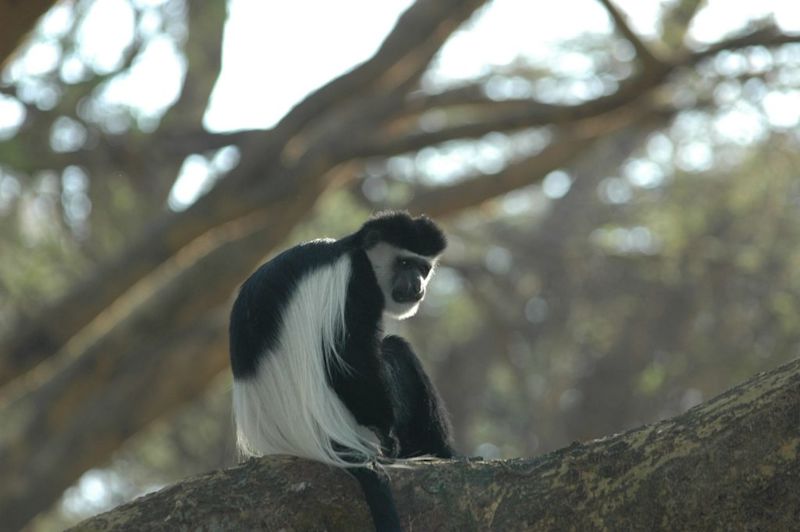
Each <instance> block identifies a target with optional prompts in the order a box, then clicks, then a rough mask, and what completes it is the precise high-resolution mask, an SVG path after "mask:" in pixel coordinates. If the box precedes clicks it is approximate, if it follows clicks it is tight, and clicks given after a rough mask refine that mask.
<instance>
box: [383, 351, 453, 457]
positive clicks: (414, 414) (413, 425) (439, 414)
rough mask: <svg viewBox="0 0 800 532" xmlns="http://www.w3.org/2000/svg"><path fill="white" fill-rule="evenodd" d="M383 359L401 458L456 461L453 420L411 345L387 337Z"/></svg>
mask: <svg viewBox="0 0 800 532" xmlns="http://www.w3.org/2000/svg"><path fill="white" fill-rule="evenodd" d="M381 358H382V359H383V362H384V364H385V365H386V367H387V369H388V371H387V372H386V373H387V374H388V376H389V382H390V389H391V392H392V394H391V395H392V402H393V404H394V412H395V427H396V431H397V437H398V439H399V440H400V455H399V457H400V458H411V457H414V456H420V455H425V454H430V455H433V456H438V457H440V458H452V457H453V456H454V455H455V454H456V453H455V451H454V450H453V444H452V439H451V436H450V421H449V419H448V417H447V412H446V410H445V409H444V404H443V402H442V400H441V398H440V397H439V394H438V392H437V391H436V388H434V386H433V383H431V380H430V379H429V378H428V375H427V374H426V373H425V370H424V369H423V368H422V364H421V363H420V361H419V359H418V358H417V355H416V354H415V353H414V351H413V350H412V349H411V346H410V345H409V344H408V342H406V341H405V340H403V339H402V338H400V337H399V336H387V337H386V338H384V339H383V343H382V344H381Z"/></svg>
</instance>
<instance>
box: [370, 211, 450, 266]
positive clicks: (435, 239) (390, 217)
mask: <svg viewBox="0 0 800 532" xmlns="http://www.w3.org/2000/svg"><path fill="white" fill-rule="evenodd" d="M358 234H359V235H361V237H362V239H363V240H364V241H365V242H364V243H365V244H366V247H370V245H371V244H373V243H376V242H379V241H383V242H387V243H389V244H392V245H393V246H396V247H399V248H403V249H407V250H409V251H413V252H414V253H417V254H418V255H424V256H426V257H435V256H437V255H440V254H441V253H442V251H444V248H445V247H447V238H445V236H444V233H443V232H442V230H441V229H439V228H438V227H437V226H436V224H435V223H433V221H432V220H431V219H430V218H428V217H427V216H424V215H422V216H417V217H416V218H412V217H411V215H410V214H408V213H407V212H404V211H383V212H379V213H377V214H375V215H374V216H372V218H370V219H369V220H367V222H366V223H365V224H364V226H363V227H362V228H361V230H360V231H359V232H358Z"/></svg>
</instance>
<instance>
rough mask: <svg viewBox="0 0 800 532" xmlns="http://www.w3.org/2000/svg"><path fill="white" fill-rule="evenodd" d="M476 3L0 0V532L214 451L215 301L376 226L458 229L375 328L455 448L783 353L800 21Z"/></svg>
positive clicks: (76, 508) (593, 429) (219, 366)
mask: <svg viewBox="0 0 800 532" xmlns="http://www.w3.org/2000/svg"><path fill="white" fill-rule="evenodd" d="M3 4H8V5H10V4H9V3H8V2H5V3H3ZM45 4H47V3H45ZM299 4H302V3H298V5H299ZM483 4H484V3H483V2H480V1H457V0H449V1H447V2H444V1H442V2H433V1H424V0H421V1H419V2H416V3H415V4H413V5H412V6H411V7H410V8H409V4H408V2H399V1H398V2H389V3H387V4H386V5H384V6H382V7H380V8H376V7H374V6H373V7H369V8H366V7H364V6H359V5H357V4H355V3H354V4H348V3H344V4H341V5H339V4H337V7H336V8H334V9H333V10H332V11H331V12H328V11H327V10H328V9H329V8H324V7H323V6H321V5H320V4H319V3H313V2H312V3H310V4H308V5H304V4H303V5H300V6H299V7H297V6H296V7H293V8H291V9H289V8H288V7H286V6H284V5H278V4H275V3H263V5H262V7H261V8H260V9H261V11H259V12H258V15H255V14H252V13H250V14H249V15H248V11H247V10H248V9H254V7H253V5H248V3H247V2H242V1H231V2H230V3H226V2H222V1H213V2H205V3H202V4H199V3H188V2H183V1H180V0H162V1H155V0H153V1H146V0H131V1H127V0H75V1H73V2H58V3H56V4H55V5H54V7H52V9H51V10H50V11H49V12H48V13H47V14H46V15H45V16H44V17H43V18H42V19H41V20H40V21H39V22H38V23H37V24H35V26H34V25H33V24H34V23H33V21H34V20H35V19H36V17H35V16H31V14H30V13H25V14H23V13H20V12H14V11H13V10H12V8H10V7H8V5H3V7H2V9H0V13H1V14H3V17H0V20H2V22H0V28H2V29H3V30H6V29H7V28H10V27H12V26H14V27H15V28H24V27H25V25H26V24H28V26H27V29H31V33H30V35H29V36H28V38H26V39H25V40H23V41H22V42H21V44H20V46H19V47H18V48H17V50H16V52H15V53H14V55H10V51H11V49H12V48H13V46H11V47H6V48H0V52H2V53H4V54H5V56H4V57H6V59H5V62H4V67H3V71H2V76H1V77H0V383H2V388H0V477H2V478H3V479H4V482H3V486H2V487H0V514H2V515H4V516H8V515H12V514H13V515H14V518H13V519H9V520H8V521H7V523H8V524H7V525H0V526H10V527H11V528H12V529H13V528H15V527H16V526H21V525H23V524H25V523H27V522H29V521H30V519H32V518H33V517H34V516H37V515H38V517H37V518H36V520H35V521H34V522H33V525H32V528H33V529H38V530H50V529H60V528H63V527H64V526H66V525H68V524H70V523H74V522H75V521H76V520H79V519H81V518H83V517H86V516H88V515H91V514H93V513H96V512H99V511H102V510H104V509H107V508H109V507H110V506H113V505H116V504H118V503H121V502H124V501H127V500H129V499H131V498H132V497H134V496H136V495H138V494H141V493H143V492H145V491H149V490H152V489H156V488H158V487H160V486H163V485H165V484H167V483H170V482H173V481H175V480H177V479H180V478H182V477H185V476H188V475H192V474H196V473H199V472H202V471H206V470H209V469H213V468H219V467H225V466H226V465H230V464H232V463H234V462H235V459H236V457H235V450H234V445H233V442H232V437H231V420H230V407H229V397H228V391H229V386H230V384H229V377H228V374H227V346H226V342H227V338H226V331H225V328H226V320H227V313H228V309H229V306H230V303H231V301H232V297H233V294H234V293H235V290H236V287H237V286H238V284H239V283H240V282H241V281H242V280H243V279H244V278H246V276H247V275H248V273H249V272H250V271H251V270H252V269H253V268H254V267H256V266H257V265H258V264H259V263H260V262H262V261H263V260H265V259H266V258H268V257H269V256H270V254H271V253H274V252H275V251H277V250H280V249H281V248H282V247H284V246H290V245H293V244H294V243H296V242H297V241H299V240H303V239H311V238H317V237H319V236H339V235H343V234H345V233H347V232H349V231H352V230H354V229H355V228H357V227H358V226H359V225H360V224H361V223H362V222H363V220H364V218H365V217H366V216H368V215H369V213H370V212H372V211H374V210H377V209H381V208H408V209H410V210H412V211H415V212H417V211H424V212H428V213H429V214H431V215H433V216H435V217H437V218H438V219H439V220H440V221H441V222H442V223H443V225H445V227H446V229H447V231H448V233H449V235H450V240H451V245H450V248H449V250H448V253H447V255H446V257H445V260H444V261H443V264H442V266H441V268H440V269H439V272H438V276H437V278H436V280H435V282H434V284H433V286H432V288H431V293H430V295H429V297H428V299H427V300H426V304H425V306H424V307H423V309H422V311H421V313H420V315H419V316H418V317H417V318H415V319H414V320H411V321H410V322H408V323H405V322H404V323H402V324H399V325H391V326H390V327H392V330H393V331H394V330H395V329H397V330H399V331H400V332H401V333H402V334H404V335H407V336H409V337H410V338H411V339H412V340H413V343H414V345H415V346H416V347H417V349H418V351H419V352H420V353H421V354H422V356H423V358H424V359H425V362H426V365H427V367H428V369H429V371H430V372H431V374H432V375H433V376H434V377H435V380H436V381H437V383H438V386H439V387H440V389H441V391H442V394H443V395H444V397H445V401H446V402H447V404H448V406H449V409H450V411H451V414H452V416H453V423H454V426H455V433H456V438H457V442H458V447H459V448H460V449H461V450H463V452H464V453H466V454H479V455H482V456H485V457H492V458H494V457H512V456H520V455H534V454H538V453H542V452H545V451H548V450H552V449H554V448H557V447H559V446H563V445H566V444H569V443H570V442H572V441H574V440H585V439H589V438H595V437H599V436H602V435H606V434H610V433H614V432H618V431H622V430H625V429H628V428H631V427H634V426H637V425H640V424H643V423H647V422H652V421H654V420H657V419H660V418H663V417H666V416H671V415H674V414H676V413H678V412H681V411H684V410H686V409H688V408H690V407H692V406H694V405H696V404H698V403H700V402H702V401H703V400H705V399H707V398H709V397H710V396H712V395H714V394H716V393H718V392H720V391H722V390H724V389H725V388H727V387H729V386H731V385H732V384H734V383H736V382H737V381H739V380H742V379H744V378H745V377H747V376H749V375H751V374H753V373H755V372H758V371H762V370H764V369H767V368H771V367H774V366H776V365H778V364H779V363H780V362H783V361H786V360H788V359H790V358H793V357H796V356H797V351H798V345H800V344H798V342H799V341H800V319H798V312H797V311H798V308H797V307H798V294H799V293H800V274H799V273H798V271H800V268H798V266H800V253H798V248H799V246H800V231H799V230H798V229H797V228H798V227H800V209H798V207H800V180H798V177H800V175H798V170H797V169H798V168H800V151H799V150H798V144H799V143H800V134H799V133H798V131H799V129H798V122H800V44H798V42H800V8H798V7H797V6H795V4H794V3H793V2H791V1H790V0H786V1H785V2H781V1H777V0H776V1H773V2H760V3H759V5H758V6H753V5H750V6H749V7H747V8H744V7H737V8H735V9H734V8H731V6H730V4H729V3H728V4H727V5H724V4H726V3H724V2H721V1H713V2H711V1H710V2H699V1H690V0H664V1H656V0H652V1H648V2H641V1H640V2H634V1H632V0H631V1H624V2H623V1H619V2H616V3H613V4H612V3H610V2H609V1H607V0H603V1H595V0H571V1H570V2H564V3H563V4H564V5H563V6H559V7H555V6H549V7H548V8H547V9H546V10H542V9H541V8H538V9H537V7H536V6H535V5H533V4H532V5H528V4H523V3H519V2H509V1H503V0H495V1H493V2H487V3H486V4H485V5H483ZM748 4H750V3H748ZM201 6H202V7H201ZM28 7H30V9H31V10H33V11H35V10H37V9H38V10H39V12H42V10H43V9H44V8H45V7H46V5H44V7H43V6H36V5H34V3H29V5H28ZM406 8H408V9H409V10H408V12H407V13H406V15H404V16H403V17H402V18H400V19H399V20H398V21H397V24H396V26H394V29H391V30H390V28H392V25H393V24H394V21H395V19H396V18H397V16H398V15H399V14H400V13H401V11H402V10H403V9H406ZM3 10H6V11H3ZM34 14H35V13H34ZM364 17H367V18H364ZM370 17H372V18H370ZM243 20H246V21H249V23H250V26H249V28H250V29H246V27H245V26H242V24H243V22H242V21H243ZM365 20H372V21H373V22H374V24H372V25H370V24H368V23H365V22H364V21H365ZM26 21H30V22H26ZM226 21H227V22H226ZM304 21H307V22H308V24H305V23H303V22H304ZM366 26H369V28H366V29H365V27H366ZM281 27H283V28H284V30H283V33H281V32H279V28H281ZM259 28H262V30H261V31H262V32H268V33H270V35H271V38H273V39H277V41H276V42H278V43H279V44H280V43H281V42H282V41H281V39H283V40H284V41H285V43H286V44H285V46H265V45H263V43H262V41H260V40H259V39H261V38H262V36H260V35H259ZM359 28H360V29H359ZM362 30H363V31H362ZM367 30H369V31H367ZM359 31H361V33H359ZM387 32H389V36H388V37H386V40H385V41H384V43H383V45H381V46H380V47H378V44H379V43H380V42H381V40H382V39H383V38H384V37H385V36H386V33H387ZM0 33H4V32H0ZM23 33H24V32H23ZM8 35H10V33H8ZM20 35H22V33H20ZM17 39H19V37H17ZM359 39H360V40H359ZM236 43H238V46H239V48H235V47H234V46H235V44H236ZM259 43H262V44H259ZM0 45H2V43H0ZM259 46H260V47H259ZM376 50H377V51H376ZM370 54H373V55H370ZM223 58H225V59H224V60H223ZM338 60H341V61H345V62H346V64H343V65H340V64H339V63H335V64H333V62H335V61H338ZM365 60H366V62H364V63H361V64H360V66H356V67H353V65H355V64H357V63H360V62H361V61H365ZM348 61H349V62H348ZM351 68H352V70H350V69H351ZM331 69H333V70H332V71H331ZM343 70H347V72H345V73H344V74H336V72H340V73H341V72H342V71H343ZM331 72H333V73H331ZM248 76H249V77H248ZM337 76H338V77H337ZM333 78H335V80H334V81H331V82H326V80H328V79H333ZM298 80H299V81H298ZM301 83H305V84H306V85H303V86H301V85H300V84H301ZM317 87H319V88H317ZM314 89H316V90H314ZM259 91H260V92H259ZM309 91H312V92H311V94H309V95H306V96H304V94H305V93H306V92H309ZM286 98H293V100H286V101H285V102H284V101H283V100H282V99H286ZM292 102H294V103H292ZM298 102H299V103H298ZM292 105H294V107H292ZM4 520H5V517H4Z"/></svg>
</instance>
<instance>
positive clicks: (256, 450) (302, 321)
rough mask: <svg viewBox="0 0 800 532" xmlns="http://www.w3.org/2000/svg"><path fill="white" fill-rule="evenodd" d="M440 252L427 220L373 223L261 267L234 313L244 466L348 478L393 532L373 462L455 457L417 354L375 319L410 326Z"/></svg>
mask: <svg viewBox="0 0 800 532" xmlns="http://www.w3.org/2000/svg"><path fill="white" fill-rule="evenodd" d="M446 244H447V242H446V239H445V236H444V234H443V233H442V231H441V230H440V229H439V228H438V227H437V226H436V224H434V223H433V222H432V221H431V220H430V219H429V218H427V217H424V216H420V217H416V218H412V217H411V216H410V215H408V214H407V213H402V212H388V213H380V214H378V215H376V216H374V217H373V218H371V219H370V220H368V221H367V222H366V223H365V224H364V225H363V226H362V227H361V229H359V230H358V231H356V232H355V233H353V234H351V235H349V236H346V237H344V238H340V239H339V240H333V239H322V240H314V241H312V242H307V243H304V244H300V245H298V246H295V247H293V248H291V249H289V250H287V251H284V252H283V253H281V254H279V255H278V256H276V257H275V258H273V259H272V260H270V261H269V262H267V263H266V264H264V265H262V266H261V267H260V268H259V269H258V270H257V271H256V272H255V273H254V274H253V275H252V276H251V277H250V278H249V279H248V280H247V281H245V283H244V284H243V285H242V287H241V290H240V292H239V296H238V297H237V299H236V302H235V303H234V305H233V311H232V313H231V322H230V351H231V366H232V370H233V377H234V381H233V410H234V419H235V422H236V435H237V440H238V446H239V449H240V451H241V452H242V454H243V455H245V456H260V455H265V454H290V455H294V456H300V457H304V458H310V459H312V460H318V461H320V462H324V463H327V464H333V465H336V466H340V467H346V468H349V470H350V471H351V472H352V473H353V475H354V476H355V477H356V478H357V479H358V480H359V482H360V483H361V485H362V488H363V489H364V492H365V495H366V498H367V502H368V504H369V506H370V510H371V511H372V516H373V519H374V521H375V524H376V527H377V528H378V529H379V530H399V529H400V524H399V519H398V517H397V514H396V510H395V508H394V503H393V499H392V498H391V492H390V491H389V487H388V484H387V483H386V481H385V477H384V476H382V475H381V474H379V473H376V472H374V471H373V470H372V469H370V468H369V467H368V466H369V465H370V464H373V463H374V462H375V460H376V459H384V458H411V457H415V456H421V455H433V456H437V457H442V458H450V457H452V456H453V455H454V451H453V447H452V443H451V438H450V428H449V422H448V419H447V415H446V413H445V411H444V408H443V406H442V402H441V400H440V399H439V396H438V394H437V393H436V390H435V389H434V387H433V385H432V384H431V382H430V380H429V379H428V377H427V375H426V374H425V372H424V370H423V369H422V365H421V364H420V362H419V360H418V359H417V356H416V355H415V354H414V351H413V350H412V349H411V347H410V346H409V345H408V343H406V342H405V341H404V340H403V339H402V338H400V337H398V336H384V333H383V331H382V327H381V324H382V318H383V316H384V315H385V316H388V317H391V318H395V319H405V318H408V317H410V316H413V315H414V314H415V313H416V312H417V309H418V308H419V304H420V302H421V301H422V298H423V297H424V296H425V288H426V285H427V284H428V281H429V280H430V278H431V276H432V273H433V270H434V267H435V265H436V261H437V259H438V257H439V255H440V254H441V253H442V251H444V248H445V246H446Z"/></svg>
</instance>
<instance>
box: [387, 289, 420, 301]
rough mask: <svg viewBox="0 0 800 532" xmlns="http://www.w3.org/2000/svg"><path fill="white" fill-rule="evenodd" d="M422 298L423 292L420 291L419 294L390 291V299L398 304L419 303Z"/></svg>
mask: <svg viewBox="0 0 800 532" xmlns="http://www.w3.org/2000/svg"><path fill="white" fill-rule="evenodd" d="M423 297H425V290H420V291H419V292H406V291H404V290H394V291H392V299H394V300H395V301H397V302H398V303H419V302H420V301H422V298H423Z"/></svg>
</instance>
